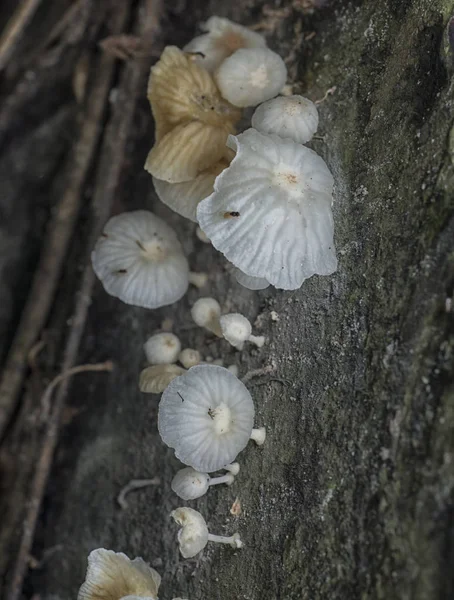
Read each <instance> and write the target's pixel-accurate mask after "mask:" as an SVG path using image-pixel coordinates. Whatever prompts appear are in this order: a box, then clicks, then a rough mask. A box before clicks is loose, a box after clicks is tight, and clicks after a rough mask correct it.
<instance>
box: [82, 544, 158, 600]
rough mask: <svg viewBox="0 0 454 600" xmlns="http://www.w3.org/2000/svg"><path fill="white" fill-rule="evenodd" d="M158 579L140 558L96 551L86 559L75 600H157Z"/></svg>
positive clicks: (108, 551)
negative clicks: (81, 580) (84, 571)
mask: <svg viewBox="0 0 454 600" xmlns="http://www.w3.org/2000/svg"><path fill="white" fill-rule="evenodd" d="M160 584H161V576H160V575H159V573H157V572H156V571H155V570H154V569H152V568H151V567H150V566H149V565H148V564H147V563H146V562H145V561H144V560H142V559H141V558H135V559H134V560H131V559H129V558H128V557H127V556H126V554H123V553H122V552H113V551H112V550H105V549H104V548H98V549H97V550H93V551H92V552H90V554H89V555H88V568H87V574H86V576H85V581H84V583H83V584H82V586H81V587H80V590H79V593H78V596H77V600H107V599H109V600H120V599H122V598H134V599H137V598H144V599H145V598H146V599H147V600H157V598H158V589H159V586H160Z"/></svg>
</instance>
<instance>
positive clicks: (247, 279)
mask: <svg viewBox="0 0 454 600" xmlns="http://www.w3.org/2000/svg"><path fill="white" fill-rule="evenodd" d="M233 274H234V275H235V279H236V280H237V281H238V283H239V284H240V285H242V286H243V287H245V288H247V289H248V290H255V291H257V290H265V289H266V288H267V287H269V285H270V282H269V281H267V280H266V279H265V278H263V277H251V276H250V275H246V273H243V271H241V270H240V269H237V268H236V267H234V272H233Z"/></svg>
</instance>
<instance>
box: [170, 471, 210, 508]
mask: <svg viewBox="0 0 454 600" xmlns="http://www.w3.org/2000/svg"><path fill="white" fill-rule="evenodd" d="M209 481H210V477H209V475H208V474H207V473H201V472H200V471H196V470H195V469H193V468H192V467H186V468H184V469H181V470H180V471H178V473H177V474H176V475H175V477H174V478H173V479H172V484H171V488H172V490H173V491H174V492H175V494H177V496H179V497H180V498H182V499H183V500H195V498H200V496H203V495H204V494H206V492H207V490H208V488H209Z"/></svg>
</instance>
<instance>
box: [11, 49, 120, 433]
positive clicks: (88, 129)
mask: <svg viewBox="0 0 454 600" xmlns="http://www.w3.org/2000/svg"><path fill="white" fill-rule="evenodd" d="M114 65H115V59H113V58H112V57H111V56H108V55H102V56H101V57H100V58H99V61H98V64H97V65H96V73H97V77H96V78H95V83H94V89H93V90H92V91H91V93H90V98H89V103H88V105H87V111H86V115H85V119H84V122H83V125H82V129H81V133H80V137H79V139H78V141H77V142H76V144H75V147H74V151H73V152H72V153H71V156H70V159H69V163H68V173H69V181H68V183H67V185H66V191H65V193H64V195H63V197H62V198H61V200H60V202H59V203H58V205H57V207H56V210H55V213H54V215H55V216H54V218H53V220H52V221H51V223H50V226H49V229H48V233H47V236H46V241H45V245H44V249H43V252H42V255H41V257H40V261H39V264H38V267H37V269H36V272H35V274H34V277H33V282H32V286H31V290H30V293H29V296H28V299H27V302H26V305H25V307H24V310H23V313H22V316H21V320H20V323H19V326H18V328H17V332H16V335H15V337H14V340H13V343H12V345H11V349H10V352H9V354H8V357H7V360H6V365H5V368H4V371H3V377H2V380H1V381H0V440H1V439H2V437H3V436H4V434H5V430H6V427H7V425H8V422H9V420H10V418H11V415H12V414H13V412H14V409H15V407H16V404H17V401H18V396H19V392H20V390H21V387H22V382H23V378H24V375H25V373H26V369H27V357H28V354H29V352H30V349H31V348H32V346H33V344H34V343H35V341H36V339H37V338H38V335H39V333H40V331H41V329H42V328H43V325H44V323H45V321H46V319H47V315H48V314H49V310H50V307H51V305H52V300H53V297H54V294H55V291H56V287H57V285H58V281H59V279H60V273H61V270H62V268H63V264H64V259H65V256H66V252H67V249H68V245H69V242H70V239H71V237H72V234H73V232H74V228H75V225H76V222H77V217H78V215H79V209H80V206H81V204H82V197H83V185H84V183H85V179H86V176H87V173H88V170H89V168H90V165H91V163H92V159H93V155H94V152H95V149H96V147H97V144H98V139H99V136H100V133H101V127H102V116H103V113H104V110H105V107H106V104H107V98H108V94H109V90H110V83H111V81H112V77H113V73H114Z"/></svg>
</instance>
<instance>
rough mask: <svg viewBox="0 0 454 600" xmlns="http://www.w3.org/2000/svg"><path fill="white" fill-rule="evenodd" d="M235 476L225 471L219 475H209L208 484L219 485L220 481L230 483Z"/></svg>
mask: <svg viewBox="0 0 454 600" xmlns="http://www.w3.org/2000/svg"><path fill="white" fill-rule="evenodd" d="M234 480H235V477H234V476H233V475H232V473H227V474H226V475H221V476H219V477H210V480H209V482H208V485H219V484H220V483H226V484H227V485H232V483H233V482H234Z"/></svg>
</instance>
